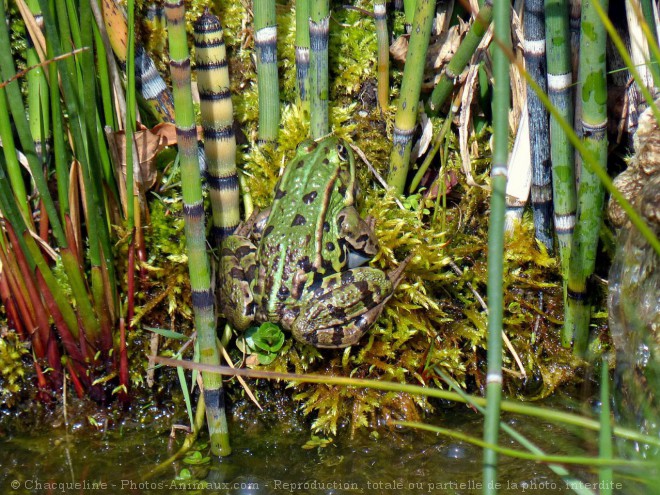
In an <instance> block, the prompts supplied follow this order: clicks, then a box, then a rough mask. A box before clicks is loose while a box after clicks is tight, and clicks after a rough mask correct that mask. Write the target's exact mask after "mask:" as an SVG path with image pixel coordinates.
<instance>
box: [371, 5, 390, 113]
mask: <svg viewBox="0 0 660 495" xmlns="http://www.w3.org/2000/svg"><path fill="white" fill-rule="evenodd" d="M374 19H375V20H376V38H377V39H378V104H379V105H380V108H381V109H383V110H385V109H386V108H387V107H388V106H389V104H390V40H389V36H388V33H387V7H386V2H385V0H375V1H374Z"/></svg>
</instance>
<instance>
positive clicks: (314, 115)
mask: <svg viewBox="0 0 660 495" xmlns="http://www.w3.org/2000/svg"><path fill="white" fill-rule="evenodd" d="M329 35H330V9H329V5H328V0H310V18H309V43H310V60H309V91H310V103H311V105H310V106H311V118H310V128H311V134H312V138H313V139H319V138H321V137H323V136H325V135H326V134H328V132H329V123H328V38H329Z"/></svg>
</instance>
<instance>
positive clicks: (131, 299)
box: [126, 227, 135, 329]
mask: <svg viewBox="0 0 660 495" xmlns="http://www.w3.org/2000/svg"><path fill="white" fill-rule="evenodd" d="M126 278H127V296H128V300H127V303H126V320H127V321H128V328H129V329H131V328H132V327H133V316H135V227H134V228H133V232H131V243H130V244H129V245H128V271H127V274H126Z"/></svg>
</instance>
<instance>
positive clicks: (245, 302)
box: [219, 137, 406, 348]
mask: <svg viewBox="0 0 660 495" xmlns="http://www.w3.org/2000/svg"><path fill="white" fill-rule="evenodd" d="M356 194H357V183H356V179H355V160H354V158H353V153H352V151H351V150H350V148H349V147H348V146H347V145H346V144H345V143H344V142H343V141H342V140H340V139H338V138H336V137H328V138H325V139H324V140H322V141H320V142H319V143H315V142H314V141H305V142H303V143H302V144H300V145H299V146H298V149H297V150H296V155H295V157H294V158H293V159H292V160H291V162H290V163H289V164H288V165H287V166H286V168H285V170H284V173H283V175H282V177H281V178H280V181H279V183H278V185H277V186H276V187H275V198H274V200H273V204H272V206H271V207H270V209H268V210H265V211H263V212H260V213H256V214H254V215H252V217H251V218H250V219H249V220H248V221H247V222H246V223H244V224H243V225H241V226H239V228H238V229H237V230H236V232H235V233H234V234H233V235H231V236H229V237H228V238H227V239H226V240H225V242H224V243H223V244H222V250H221V259H220V277H221V282H220V287H219V299H220V309H221V311H222V313H223V314H224V316H225V317H226V318H227V319H228V320H229V322H230V323H231V324H232V325H233V326H234V327H235V328H236V329H238V330H244V329H246V328H248V327H249V326H251V325H254V324H258V323H263V322H266V321H270V322H273V323H277V324H280V325H281V326H282V327H283V328H284V329H286V330H290V331H291V332H292V333H293V336H294V337H295V338H296V339H298V340H299V341H301V342H305V343H308V344H311V345H313V346H315V347H319V348H342V347H347V346H350V345H353V344H355V343H357V342H358V340H360V338H361V337H362V336H363V335H364V334H365V332H366V331H367V330H368V329H369V328H370V327H371V325H373V323H374V322H375V321H376V319H378V316H379V315H380V313H381V311H382V310H383V307H384V305H385V303H386V301H387V300H388V299H389V298H390V297H391V296H392V293H393V292H394V289H395V288H396V286H397V285H398V283H399V281H400V279H401V276H402V272H403V269H404V268H405V264H406V263H405V262H404V263H402V264H401V265H400V266H399V268H397V269H396V270H395V271H393V272H391V273H389V274H387V273H385V272H383V271H382V270H379V269H376V268H371V267H366V266H360V265H361V264H363V263H364V262H365V261H367V260H369V259H370V258H372V257H373V256H374V254H376V251H377V249H378V246H377V240H376V237H375V235H374V231H373V226H374V225H373V223H374V222H373V219H366V220H365V219H362V218H361V217H360V216H359V214H358V212H357V210H356V209H355V199H356Z"/></svg>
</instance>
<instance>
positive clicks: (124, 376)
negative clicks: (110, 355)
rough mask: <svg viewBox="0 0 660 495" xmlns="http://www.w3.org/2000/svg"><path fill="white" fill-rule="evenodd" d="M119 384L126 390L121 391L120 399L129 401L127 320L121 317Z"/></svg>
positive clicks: (125, 401)
mask: <svg viewBox="0 0 660 495" xmlns="http://www.w3.org/2000/svg"><path fill="white" fill-rule="evenodd" d="M119 384H120V385H123V386H124V387H125V391H121V392H119V400H120V401H122V402H124V403H127V402H128V401H129V400H130V398H129V394H128V393H129V385H130V383H129V375H128V351H127V349H126V322H125V321H124V319H123V318H120V319H119Z"/></svg>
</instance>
